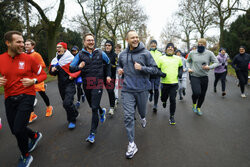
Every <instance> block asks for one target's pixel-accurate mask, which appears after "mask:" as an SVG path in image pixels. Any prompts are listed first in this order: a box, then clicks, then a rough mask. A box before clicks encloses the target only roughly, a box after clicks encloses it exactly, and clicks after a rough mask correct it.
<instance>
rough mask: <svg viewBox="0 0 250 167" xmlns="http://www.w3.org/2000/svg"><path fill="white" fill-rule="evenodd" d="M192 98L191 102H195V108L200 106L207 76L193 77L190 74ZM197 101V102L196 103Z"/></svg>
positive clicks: (203, 97)
mask: <svg viewBox="0 0 250 167" xmlns="http://www.w3.org/2000/svg"><path fill="white" fill-rule="evenodd" d="M190 79H191V88H192V92H193V94H192V100H193V104H197V108H201V105H202V104H203V102H204V100H205V96H206V92H207V86H208V76H204V77H194V76H191V77H190ZM197 102H198V103H197Z"/></svg>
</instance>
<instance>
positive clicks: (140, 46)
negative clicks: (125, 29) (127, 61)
mask: <svg viewBox="0 0 250 167" xmlns="http://www.w3.org/2000/svg"><path fill="white" fill-rule="evenodd" d="M143 49H145V46H144V44H143V43H142V42H139V44H138V46H137V48H135V49H134V50H129V46H128V47H127V52H130V53H137V52H140V51H141V50H143Z"/></svg>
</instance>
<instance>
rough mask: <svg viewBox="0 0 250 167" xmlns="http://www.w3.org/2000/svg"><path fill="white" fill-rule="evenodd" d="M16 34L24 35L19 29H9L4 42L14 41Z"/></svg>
mask: <svg viewBox="0 0 250 167" xmlns="http://www.w3.org/2000/svg"><path fill="white" fill-rule="evenodd" d="M14 34H17V35H20V36H23V34H22V33H21V32H19V31H8V32H6V33H5V34H4V42H6V41H9V42H12V40H13V38H12V36H13V35H14Z"/></svg>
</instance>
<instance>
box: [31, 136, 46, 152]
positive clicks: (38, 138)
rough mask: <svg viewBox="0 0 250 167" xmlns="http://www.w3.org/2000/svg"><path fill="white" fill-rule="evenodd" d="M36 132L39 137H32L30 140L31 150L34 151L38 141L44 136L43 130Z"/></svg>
mask: <svg viewBox="0 0 250 167" xmlns="http://www.w3.org/2000/svg"><path fill="white" fill-rule="evenodd" d="M36 134H37V137H36V138H35V139H31V141H30V142H29V152H31V151H33V150H34V149H35V148H36V146H37V143H38V142H39V141H40V140H41V138H42V137H43V135H42V133H41V132H36Z"/></svg>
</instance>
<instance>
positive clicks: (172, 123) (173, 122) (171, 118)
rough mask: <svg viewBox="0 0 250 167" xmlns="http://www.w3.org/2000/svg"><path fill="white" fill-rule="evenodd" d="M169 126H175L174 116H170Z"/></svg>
mask: <svg viewBox="0 0 250 167" xmlns="http://www.w3.org/2000/svg"><path fill="white" fill-rule="evenodd" d="M169 124H170V125H175V124H176V123H175V120H174V116H170V118H169Z"/></svg>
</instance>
